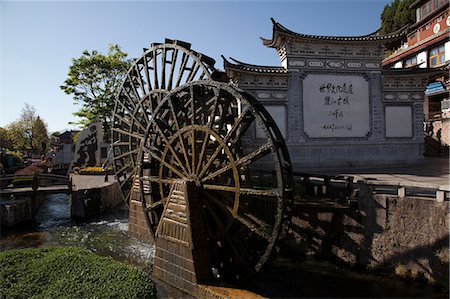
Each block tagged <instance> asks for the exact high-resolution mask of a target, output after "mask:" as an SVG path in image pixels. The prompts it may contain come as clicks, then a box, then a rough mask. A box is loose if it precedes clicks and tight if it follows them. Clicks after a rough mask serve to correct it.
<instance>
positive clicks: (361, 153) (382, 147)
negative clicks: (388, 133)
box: [288, 140, 424, 169]
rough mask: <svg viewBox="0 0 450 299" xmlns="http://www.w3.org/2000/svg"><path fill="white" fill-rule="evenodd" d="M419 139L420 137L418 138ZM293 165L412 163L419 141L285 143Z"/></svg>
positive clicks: (421, 149)
mask: <svg viewBox="0 0 450 299" xmlns="http://www.w3.org/2000/svg"><path fill="white" fill-rule="evenodd" d="M422 141H423V140H422ZM288 149H289V153H290V154H291V155H290V156H291V161H292V164H293V166H294V169H305V168H321V167H340V168H342V167H348V168H352V167H367V166H383V165H396V164H414V163H417V162H419V161H421V160H423V152H424V145H423V143H398V144H396V143H393V142H392V143H391V144H383V143H381V144H376V143H373V144H372V143H371V144H358V143H353V144H352V143H349V144H347V145H346V144H339V145H337V144H328V143H324V142H320V143H318V144H317V145H313V144H308V145H293V144H288Z"/></svg>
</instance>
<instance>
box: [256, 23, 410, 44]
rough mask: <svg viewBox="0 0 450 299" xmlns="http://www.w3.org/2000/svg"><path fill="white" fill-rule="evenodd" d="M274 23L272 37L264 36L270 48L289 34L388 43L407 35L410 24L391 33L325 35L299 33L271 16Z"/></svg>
mask: <svg viewBox="0 0 450 299" xmlns="http://www.w3.org/2000/svg"><path fill="white" fill-rule="evenodd" d="M271 21H272V23H273V27H272V28H273V29H272V39H270V40H269V39H266V38H262V37H261V40H262V43H263V45H264V46H266V47H269V48H277V46H279V41H280V40H281V39H280V37H282V36H288V37H291V38H295V39H302V40H308V41H331V42H333V41H345V42H376V43H381V44H383V43H386V42H391V41H392V40H398V39H401V38H403V37H404V36H406V32H407V30H406V29H407V28H408V26H405V27H403V28H400V29H399V30H397V31H395V32H392V33H390V34H389V35H378V32H379V29H378V30H376V31H374V32H372V33H370V34H367V35H361V36H324V35H311V34H303V33H297V32H294V31H292V30H289V29H287V28H286V27H284V26H283V25H281V24H280V23H278V22H276V21H275V20H274V19H273V18H271Z"/></svg>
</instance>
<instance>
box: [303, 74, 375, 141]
mask: <svg viewBox="0 0 450 299" xmlns="http://www.w3.org/2000/svg"><path fill="white" fill-rule="evenodd" d="M303 119H304V131H305V133H306V134H307V135H308V137H310V138H346V137H365V136H366V135H367V134H368V133H369V131H370V109H369V83H368V82H367V81H366V79H365V78H364V77H363V76H357V75H326V74H309V75H308V76H307V77H306V78H305V79H304V81H303Z"/></svg>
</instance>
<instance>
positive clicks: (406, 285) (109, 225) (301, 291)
mask: <svg viewBox="0 0 450 299" xmlns="http://www.w3.org/2000/svg"><path fill="white" fill-rule="evenodd" d="M127 230H128V219H127V211H126V210H125V209H119V210H117V211H115V212H113V213H109V214H107V215H103V216H101V217H98V218H95V219H92V220H89V221H87V222H84V221H76V220H72V219H71V217H70V203H69V196H68V195H66V194H54V195H49V196H48V198H47V199H46V200H45V201H44V203H43V205H42V207H41V209H40V211H39V213H38V215H37V216H36V218H35V221H34V222H33V223H32V224H31V225H29V226H27V227H20V228H15V229H10V230H8V231H4V232H3V235H2V236H1V238H0V251H4V250H8V249H15V248H30V247H45V246H79V247H84V248H87V249H89V250H91V251H93V252H96V253H97V254H100V255H103V256H110V257H112V258H114V259H116V260H119V261H123V262H126V263H128V264H132V265H135V266H137V267H139V268H141V269H143V270H144V271H146V272H147V273H151V265H152V260H153V255H154V250H155V248H154V246H153V245H152V244H147V243H143V242H140V241H138V240H136V239H134V238H130V237H128V235H127ZM157 286H158V284H157ZM242 287H243V288H246V289H249V290H251V291H254V292H255V293H259V294H261V295H264V296H267V297H271V298H273V297H277V298H448V291H447V290H442V289H436V288H434V287H431V286H428V285H424V284H422V285H420V284H417V283H413V282H405V281H402V280H399V279H396V278H394V277H392V276H389V275H386V274H385V275H382V274H376V273H367V272H364V271H357V270H355V269H351V268H348V267H343V266H337V265H335V264H332V263H329V262H325V261H314V260H308V259H306V260H305V259H303V260H298V259H295V258H292V257H289V258H286V257H282V256H281V257H278V258H277V259H276V260H275V261H274V263H272V264H271V265H268V267H266V269H265V271H262V272H261V273H259V274H258V275H257V276H256V277H255V278H254V279H252V280H251V281H249V282H247V283H246V285H244V286H242ZM158 293H159V296H160V297H161V298H164V297H167V296H170V297H176V298H178V297H183V298H184V297H190V296H187V295H186V294H184V293H180V292H179V291H177V290H174V289H171V288H170V287H168V286H165V287H163V288H162V289H161V288H158Z"/></svg>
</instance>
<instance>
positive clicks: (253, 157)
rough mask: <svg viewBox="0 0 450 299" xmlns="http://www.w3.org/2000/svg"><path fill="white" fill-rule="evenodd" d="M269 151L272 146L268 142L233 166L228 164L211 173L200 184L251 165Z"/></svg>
mask: <svg viewBox="0 0 450 299" xmlns="http://www.w3.org/2000/svg"><path fill="white" fill-rule="evenodd" d="M271 151H272V144H271V143H270V142H268V143H266V144H264V145H262V146H261V147H259V148H258V149H257V150H255V151H253V152H251V153H250V154H247V155H246V156H244V157H242V158H240V159H239V160H237V161H236V163H234V164H232V163H230V164H228V165H227V166H225V167H222V168H220V169H219V170H217V171H215V172H213V173H212V174H210V175H208V176H206V177H205V178H202V182H206V181H208V180H211V179H213V178H215V177H217V176H219V175H221V174H223V173H224V172H227V171H229V170H230V169H232V168H234V167H236V168H238V167H240V166H246V165H248V164H251V163H253V162H255V161H256V160H258V159H260V158H262V157H263V156H265V155H267V154H268V153H270V152H271Z"/></svg>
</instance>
